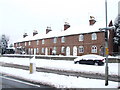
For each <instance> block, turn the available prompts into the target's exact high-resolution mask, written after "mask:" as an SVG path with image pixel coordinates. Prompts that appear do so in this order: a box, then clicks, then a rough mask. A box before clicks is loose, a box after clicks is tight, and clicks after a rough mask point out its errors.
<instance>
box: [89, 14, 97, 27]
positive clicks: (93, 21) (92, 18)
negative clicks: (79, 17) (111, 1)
mask: <svg viewBox="0 0 120 90" xmlns="http://www.w3.org/2000/svg"><path fill="white" fill-rule="evenodd" d="M95 22H96V20H95V17H93V16H90V20H89V25H90V26H92V25H94V24H95Z"/></svg>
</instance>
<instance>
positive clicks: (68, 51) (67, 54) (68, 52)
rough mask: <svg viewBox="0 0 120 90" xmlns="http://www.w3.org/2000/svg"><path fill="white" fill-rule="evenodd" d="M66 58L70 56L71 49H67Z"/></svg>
mask: <svg viewBox="0 0 120 90" xmlns="http://www.w3.org/2000/svg"><path fill="white" fill-rule="evenodd" d="M66 56H70V47H67V48H66Z"/></svg>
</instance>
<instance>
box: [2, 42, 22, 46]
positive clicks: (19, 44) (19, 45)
mask: <svg viewBox="0 0 120 90" xmlns="http://www.w3.org/2000/svg"><path fill="white" fill-rule="evenodd" d="M3 44H4V43H3ZM19 46H20V43H19Z"/></svg>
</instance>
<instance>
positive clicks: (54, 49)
mask: <svg viewBox="0 0 120 90" xmlns="http://www.w3.org/2000/svg"><path fill="white" fill-rule="evenodd" d="M56 53H57V48H56V47H53V50H52V54H53V55H55V54H56Z"/></svg>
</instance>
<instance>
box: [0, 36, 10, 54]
mask: <svg viewBox="0 0 120 90" xmlns="http://www.w3.org/2000/svg"><path fill="white" fill-rule="evenodd" d="M8 41H9V38H8V37H7V36H6V35H2V36H1V37H0V53H1V54H4V53H5V50H6V48H7V47H8Z"/></svg>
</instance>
